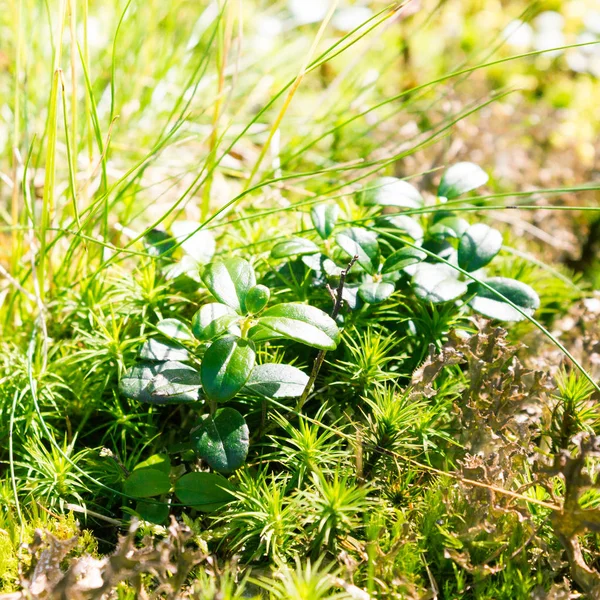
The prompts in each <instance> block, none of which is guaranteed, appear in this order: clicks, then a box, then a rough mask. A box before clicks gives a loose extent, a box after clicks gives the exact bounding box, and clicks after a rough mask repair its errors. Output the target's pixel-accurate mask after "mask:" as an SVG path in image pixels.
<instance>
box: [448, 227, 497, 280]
mask: <svg viewBox="0 0 600 600" xmlns="http://www.w3.org/2000/svg"><path fill="white" fill-rule="evenodd" d="M501 248H502V234H501V233H500V232H499V231H498V230H497V229H493V228H492V227H488V226H487V225H485V224H483V223H477V224H476V225H471V227H469V229H467V230H466V231H465V232H464V233H463V234H462V236H461V238H460V242H459V244H458V266H459V267H460V268H461V269H464V270H465V271H477V269H481V267H485V265H487V264H488V263H489V262H490V261H491V260H492V259H493V258H494V256H496V254H498V252H500V249H501Z"/></svg>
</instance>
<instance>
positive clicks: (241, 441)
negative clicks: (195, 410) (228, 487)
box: [192, 408, 250, 473]
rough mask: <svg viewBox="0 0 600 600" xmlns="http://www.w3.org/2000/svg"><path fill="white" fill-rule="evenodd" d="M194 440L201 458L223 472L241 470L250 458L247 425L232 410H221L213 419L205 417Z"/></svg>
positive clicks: (195, 433) (208, 416) (194, 434)
mask: <svg viewBox="0 0 600 600" xmlns="http://www.w3.org/2000/svg"><path fill="white" fill-rule="evenodd" d="M192 439H193V443H194V447H195V448H196V450H197V452H198V454H199V455H200V457H201V458H203V459H204V460H205V461H206V462H207V463H208V464H209V465H210V466H211V467H212V468H213V469H214V470H215V471H219V472H220V473H230V472H231V471H235V470H236V469H239V467H241V466H242V465H243V464H244V462H245V461H246V457H247V456H248V447H249V444H250V441H249V440H250V435H249V432H248V425H246V421H244V417H242V415H241V414H240V413H239V412H238V411H237V410H234V409H233V408H220V409H219V410H217V411H216V412H215V414H214V416H212V417H211V416H210V415H205V417H204V420H203V422H202V424H201V425H200V427H199V428H198V429H197V430H196V431H195V432H194V433H193V436H192Z"/></svg>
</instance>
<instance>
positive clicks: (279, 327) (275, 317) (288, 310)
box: [258, 302, 340, 350]
mask: <svg viewBox="0 0 600 600" xmlns="http://www.w3.org/2000/svg"><path fill="white" fill-rule="evenodd" d="M258 324H259V325H260V326H262V327H266V328H267V329H271V330H272V331H275V332H276V333H278V334H280V335H283V336H284V337H286V338H289V339H291V340H295V341H297V342H302V343H303V344H306V345H308V346H313V347H314V348H319V349H321V350H334V349H335V348H336V347H337V344H338V342H339V339H340V331H339V329H338V327H337V325H336V323H335V321H334V320H333V319H332V318H331V317H330V316H329V315H327V314H326V313H324V312H323V311H322V310H320V309H319V308H316V307H314V306H309V305H307V304H301V303H299V302H288V303H284V304H278V305H276V306H272V307H271V308H268V309H267V310H266V311H265V312H264V313H262V315H261V317H260V318H259V319H258Z"/></svg>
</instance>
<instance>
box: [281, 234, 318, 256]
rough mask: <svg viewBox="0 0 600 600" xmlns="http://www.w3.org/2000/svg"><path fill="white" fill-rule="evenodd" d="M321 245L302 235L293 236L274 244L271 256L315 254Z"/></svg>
mask: <svg viewBox="0 0 600 600" xmlns="http://www.w3.org/2000/svg"><path fill="white" fill-rule="evenodd" d="M318 251H319V247H318V246H317V245H316V244H315V243H314V242H311V241H310V240H307V239H306V238H302V237H292V238H290V239H289V240H284V241H283V242H279V243H278V244H275V245H274V246H273V249H272V250H271V258H288V257H289V256H303V255H304V254H315V253H316V252H318Z"/></svg>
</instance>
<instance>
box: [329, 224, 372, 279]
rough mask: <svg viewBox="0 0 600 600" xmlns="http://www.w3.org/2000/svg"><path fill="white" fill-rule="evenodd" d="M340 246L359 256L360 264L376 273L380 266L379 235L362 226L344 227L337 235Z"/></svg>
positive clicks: (351, 254) (369, 271)
mask: <svg viewBox="0 0 600 600" xmlns="http://www.w3.org/2000/svg"><path fill="white" fill-rule="evenodd" d="M335 241H336V242H337V244H338V246H339V247H340V248H341V249H342V250H343V251H344V252H345V253H346V254H348V256H350V257H352V256H358V264H359V265H360V266H361V267H362V268H363V269H364V270H365V271H366V272H367V273H369V274H371V275H374V274H375V273H376V272H377V267H378V266H379V244H378V242H377V235H376V234H375V233H373V232H372V231H369V230H367V229H363V228H362V227H350V228H349V229H344V231H341V232H340V233H338V234H337V235H336V236H335Z"/></svg>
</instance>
